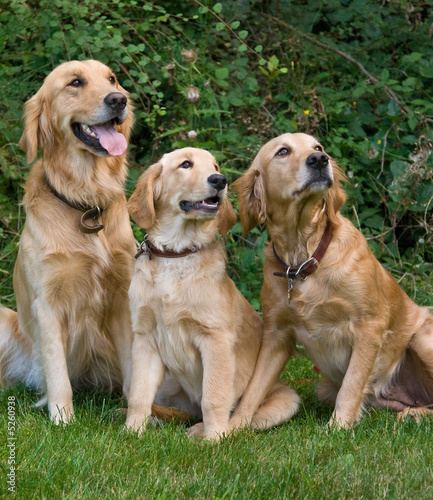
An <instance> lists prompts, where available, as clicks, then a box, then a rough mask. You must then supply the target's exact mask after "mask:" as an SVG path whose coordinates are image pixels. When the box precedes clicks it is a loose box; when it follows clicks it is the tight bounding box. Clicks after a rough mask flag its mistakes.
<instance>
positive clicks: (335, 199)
mask: <svg viewBox="0 0 433 500" xmlns="http://www.w3.org/2000/svg"><path fill="white" fill-rule="evenodd" d="M331 165H332V170H333V173H334V183H333V185H332V187H331V188H330V189H329V190H328V192H327V194H326V196H325V201H326V206H327V215H328V217H329V220H330V221H331V222H334V223H336V222H337V214H338V212H340V210H341V208H342V207H343V205H344V203H345V202H346V198H347V194H346V191H345V190H344V189H343V188H342V187H341V183H342V182H347V178H346V176H345V175H344V172H343V171H342V170H341V168H340V167H339V166H338V165H337V164H336V163H335V161H334V160H332V159H331Z"/></svg>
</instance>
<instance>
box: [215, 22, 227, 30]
mask: <svg viewBox="0 0 433 500" xmlns="http://www.w3.org/2000/svg"><path fill="white" fill-rule="evenodd" d="M225 27H226V25H225V24H224V23H216V26H215V29H216V30H217V31H222V30H223V29H224V28H225Z"/></svg>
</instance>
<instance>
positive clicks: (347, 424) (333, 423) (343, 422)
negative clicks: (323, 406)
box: [327, 411, 354, 430]
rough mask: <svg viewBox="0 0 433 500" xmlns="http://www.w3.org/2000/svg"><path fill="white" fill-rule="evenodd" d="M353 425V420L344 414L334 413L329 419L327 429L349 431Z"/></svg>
mask: <svg viewBox="0 0 433 500" xmlns="http://www.w3.org/2000/svg"><path fill="white" fill-rule="evenodd" d="M353 423H354V419H353V418H351V417H348V416H345V415H344V414H341V413H337V412H335V411H334V413H333V414H332V417H331V418H330V420H329V422H328V424H327V427H328V428H329V429H336V430H340V429H350V428H351V427H352V425H353Z"/></svg>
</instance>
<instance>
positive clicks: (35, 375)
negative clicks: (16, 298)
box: [0, 306, 42, 389]
mask: <svg viewBox="0 0 433 500" xmlns="http://www.w3.org/2000/svg"><path fill="white" fill-rule="evenodd" d="M41 381H42V376H41V373H40V369H38V368H37V365H36V363H35V362H34V356H33V342H32V340H31V339H30V338H29V337H28V336H27V334H26V333H24V332H23V331H22V330H21V328H20V325H19V321H18V314H17V313H16V312H14V311H12V310H11V309H7V308H6V307H1V306H0V387H3V388H5V387H9V386H11V385H14V384H16V383H18V382H21V383H24V384H26V385H27V386H30V387H34V388H35V389H38V388H39V387H40V385H41Z"/></svg>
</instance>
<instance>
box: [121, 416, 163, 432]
mask: <svg viewBox="0 0 433 500" xmlns="http://www.w3.org/2000/svg"><path fill="white" fill-rule="evenodd" d="M159 424H160V421H159V420H158V419H157V418H156V417H152V416H151V415H149V416H148V417H145V418H136V417H133V416H130V417H127V419H126V422H125V427H126V429H127V430H129V431H132V432H137V433H138V435H139V436H140V435H141V434H143V432H144V431H145V429H146V427H147V426H149V425H151V426H153V427H156V426H157V425H159Z"/></svg>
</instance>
